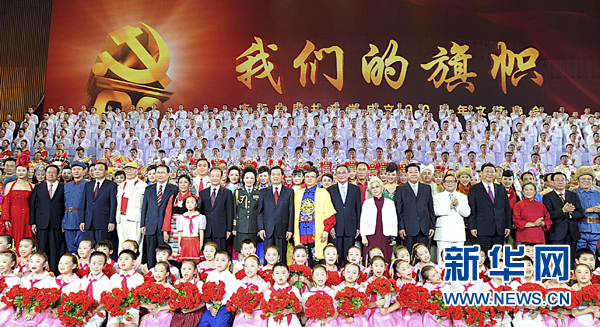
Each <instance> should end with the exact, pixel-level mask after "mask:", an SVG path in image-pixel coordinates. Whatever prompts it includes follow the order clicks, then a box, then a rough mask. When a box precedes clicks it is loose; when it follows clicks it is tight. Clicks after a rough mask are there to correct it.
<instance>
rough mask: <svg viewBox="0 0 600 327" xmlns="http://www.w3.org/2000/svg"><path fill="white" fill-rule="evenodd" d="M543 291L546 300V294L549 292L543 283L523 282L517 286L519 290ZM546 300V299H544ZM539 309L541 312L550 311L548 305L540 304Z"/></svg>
mask: <svg viewBox="0 0 600 327" xmlns="http://www.w3.org/2000/svg"><path fill="white" fill-rule="evenodd" d="M536 291H537V292H541V293H542V295H543V296H544V298H543V299H544V300H545V299H546V294H548V289H547V288H545V287H544V286H543V285H540V284H537V283H523V284H521V285H520V286H519V287H517V292H536ZM544 302H545V301H544ZM539 310H540V312H541V313H548V308H546V306H540V307H539Z"/></svg>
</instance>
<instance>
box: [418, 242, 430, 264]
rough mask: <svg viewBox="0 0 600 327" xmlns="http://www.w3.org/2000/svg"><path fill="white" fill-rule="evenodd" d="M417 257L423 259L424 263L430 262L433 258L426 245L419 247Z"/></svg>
mask: <svg viewBox="0 0 600 327" xmlns="http://www.w3.org/2000/svg"><path fill="white" fill-rule="evenodd" d="M417 258H419V260H421V262H423V263H429V260H430V259H431V256H430V255H429V250H427V248H426V247H424V246H421V247H419V249H418V250H417Z"/></svg>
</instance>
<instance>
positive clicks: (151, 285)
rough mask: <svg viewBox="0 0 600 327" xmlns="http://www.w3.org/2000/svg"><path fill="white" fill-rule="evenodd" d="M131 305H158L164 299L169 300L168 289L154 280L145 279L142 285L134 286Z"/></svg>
mask: <svg viewBox="0 0 600 327" xmlns="http://www.w3.org/2000/svg"><path fill="white" fill-rule="evenodd" d="M131 293H132V294H133V303H132V304H131V306H132V307H134V308H137V307H138V306H139V305H140V304H156V305H157V306H160V305H161V304H162V303H164V302H165V301H167V300H169V296H170V294H171V292H170V290H169V289H167V288H166V287H164V286H163V285H161V284H157V283H156V282H155V281H154V280H151V281H145V282H144V283H143V284H142V285H140V286H138V287H136V288H134V289H133V290H132V291H131Z"/></svg>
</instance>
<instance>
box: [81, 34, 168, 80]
mask: <svg viewBox="0 0 600 327" xmlns="http://www.w3.org/2000/svg"><path fill="white" fill-rule="evenodd" d="M144 33H146V34H145V35H144ZM108 35H109V36H108V38H107V39H106V42H105V44H104V48H103V51H102V52H101V53H100V54H99V55H98V60H97V62H96V63H95V64H94V66H93V67H92V72H93V73H94V74H95V75H96V76H105V75H106V74H107V72H108V71H109V70H110V71H111V72H112V73H113V74H115V75H117V76H118V77H119V78H122V79H123V80H126V81H129V82H132V83H138V84H151V83H154V82H158V83H159V84H160V85H161V86H162V87H163V88H166V87H167V85H169V83H171V79H170V78H169V77H168V76H167V70H168V69H169V62H170V54H169V49H168V48H167V45H166V43H165V41H164V40H163V38H162V37H161V36H160V35H159V34H158V33H157V32H156V31H155V30H154V29H153V28H152V27H150V26H148V25H146V24H144V23H142V22H138V26H137V27H132V26H125V27H123V28H121V29H119V30H116V31H113V32H111V33H109V34H108ZM146 35H147V38H148V41H147V44H148V46H147V48H148V49H146V47H144V45H143V44H142V43H141V42H140V40H139V39H138V37H140V36H142V37H140V39H143V37H145V36H146ZM124 45H127V46H128V47H129V49H130V50H131V53H133V54H134V55H135V56H136V57H137V59H138V60H139V64H141V65H139V64H138V63H136V65H132V66H140V67H141V66H143V67H142V68H141V69H138V68H132V67H129V66H128V64H129V63H127V62H128V61H129V60H127V61H126V63H123V62H120V61H118V60H117V59H115V58H114V56H119V54H122V53H123V50H124V49H123V46H124Z"/></svg>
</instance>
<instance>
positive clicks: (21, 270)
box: [14, 237, 37, 277]
mask: <svg viewBox="0 0 600 327" xmlns="http://www.w3.org/2000/svg"><path fill="white" fill-rule="evenodd" d="M36 246H37V244H36V242H35V239H34V238H33V237H24V238H23V239H21V242H19V255H20V257H19V259H18V261H17V266H16V267H15V269H14V272H15V274H17V275H19V277H24V276H27V275H29V273H30V271H29V257H31V255H32V254H33V253H34V252H35V251H36Z"/></svg>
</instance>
